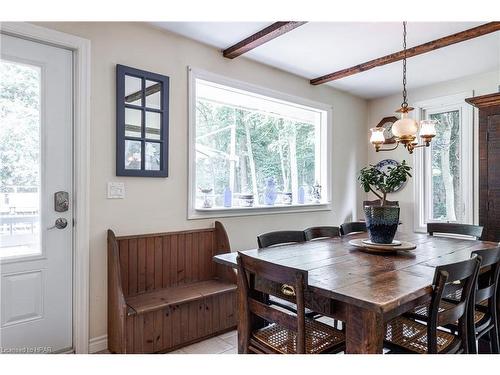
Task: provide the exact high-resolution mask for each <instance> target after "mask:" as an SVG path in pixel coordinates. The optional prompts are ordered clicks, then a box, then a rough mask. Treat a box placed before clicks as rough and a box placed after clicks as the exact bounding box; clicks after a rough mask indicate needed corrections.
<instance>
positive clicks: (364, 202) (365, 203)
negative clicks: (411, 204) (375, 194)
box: [363, 199, 399, 207]
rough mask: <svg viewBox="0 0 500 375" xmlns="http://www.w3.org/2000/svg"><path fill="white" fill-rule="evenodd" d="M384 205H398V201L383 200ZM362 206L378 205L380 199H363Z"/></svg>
mask: <svg viewBox="0 0 500 375" xmlns="http://www.w3.org/2000/svg"><path fill="white" fill-rule="evenodd" d="M385 205H386V206H399V202H398V201H385ZM364 206H380V199H375V200H373V201H363V207H364Z"/></svg>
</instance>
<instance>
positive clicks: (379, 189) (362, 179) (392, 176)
mask: <svg viewBox="0 0 500 375" xmlns="http://www.w3.org/2000/svg"><path fill="white" fill-rule="evenodd" d="M410 171H411V167H410V166H408V165H407V164H406V161H405V160H403V161H402V163H401V164H399V165H398V166H396V167H389V168H388V170H387V172H383V171H381V170H379V169H377V168H376V167H375V166H374V165H370V166H369V167H364V168H363V169H361V171H360V172H359V176H358V180H359V184H360V186H361V187H362V188H363V189H364V191H365V192H366V193H368V192H370V191H371V192H372V193H373V194H375V195H376V196H377V197H378V198H380V200H381V204H382V205H384V204H385V201H386V196H387V194H390V193H392V192H393V191H394V190H395V189H396V188H397V187H398V186H400V185H401V184H403V183H404V182H406V180H407V179H408V177H411V174H410Z"/></svg>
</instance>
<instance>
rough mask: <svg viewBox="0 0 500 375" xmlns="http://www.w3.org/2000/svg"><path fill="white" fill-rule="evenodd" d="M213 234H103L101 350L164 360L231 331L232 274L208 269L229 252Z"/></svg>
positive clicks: (222, 235) (220, 235)
mask: <svg viewBox="0 0 500 375" xmlns="http://www.w3.org/2000/svg"><path fill="white" fill-rule="evenodd" d="M230 251H231V250H230V247H229V239H228V237H227V233H226V230H225V229H224V227H223V225H222V224H221V223H220V222H217V221H216V222H215V225H214V227H212V228H202V229H192V230H186V231H178V232H167V233H153V234H137V235H127V236H119V237H117V236H115V234H114V232H113V231H112V230H108V349H109V351H110V352H111V353H165V352H169V351H172V350H176V349H179V348H182V347H183V346H186V345H189V344H192V343H195V342H198V341H201V340H204V339H207V338H209V337H213V336H216V335H220V334H221V333H224V332H227V331H229V330H232V329H234V328H235V327H236V323H237V313H236V310H237V298H236V289H237V286H236V273H235V271H234V270H232V269H229V268H228V267H225V266H222V265H219V264H216V263H214V262H213V257H214V256H215V255H218V254H223V253H228V252H230Z"/></svg>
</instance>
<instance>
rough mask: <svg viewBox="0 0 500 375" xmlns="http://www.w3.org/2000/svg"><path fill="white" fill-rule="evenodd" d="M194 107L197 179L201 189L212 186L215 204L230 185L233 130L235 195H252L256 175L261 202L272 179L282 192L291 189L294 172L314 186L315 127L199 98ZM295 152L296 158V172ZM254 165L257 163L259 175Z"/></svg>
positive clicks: (305, 183) (217, 203) (303, 182)
mask: <svg viewBox="0 0 500 375" xmlns="http://www.w3.org/2000/svg"><path fill="white" fill-rule="evenodd" d="M196 110H197V111H196V112H197V119H196V151H197V152H196V181H197V184H198V187H204V188H205V187H211V188H213V192H214V194H215V196H216V197H217V198H216V202H215V203H216V205H220V204H221V202H220V201H217V199H219V200H220V199H221V196H222V194H223V191H224V188H225V187H226V186H229V180H230V170H231V165H230V163H231V132H232V131H234V133H235V134H234V137H235V142H234V146H235V149H234V159H235V161H234V174H235V175H234V191H233V193H252V192H253V183H252V179H253V178H255V181H256V185H257V186H256V187H257V192H258V195H259V197H256V201H257V200H260V203H261V204H262V203H263V192H264V190H265V185H266V180H267V179H268V178H271V177H272V178H274V179H275V181H276V187H277V190H278V191H291V189H292V180H293V179H292V174H296V179H297V183H298V185H310V186H312V185H313V184H314V182H315V144H314V142H315V139H316V138H315V126H314V125H312V124H308V123H300V122H297V121H293V120H289V119H286V118H282V117H279V116H277V115H271V114H268V113H262V112H259V111H257V110H248V109H246V108H238V107H234V106H230V105H225V104H221V103H217V102H215V101H210V100H206V99H201V98H200V99H198V100H197V103H196ZM233 129H234V130H233ZM293 145H294V146H295V147H292V146H293ZM293 148H294V149H293ZM292 154H294V155H295V157H296V162H297V168H296V171H293V173H292V170H291V169H292V163H291V158H292ZM251 163H254V166H255V176H252V168H251ZM297 188H298V187H297Z"/></svg>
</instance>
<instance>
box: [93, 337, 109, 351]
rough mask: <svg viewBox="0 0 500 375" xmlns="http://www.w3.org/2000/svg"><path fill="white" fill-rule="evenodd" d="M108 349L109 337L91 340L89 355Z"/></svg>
mask: <svg viewBox="0 0 500 375" xmlns="http://www.w3.org/2000/svg"><path fill="white" fill-rule="evenodd" d="M107 348H108V335H102V336H98V337H94V338H91V339H90V340H89V353H97V352H102V351H103V350H106V349H107Z"/></svg>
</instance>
